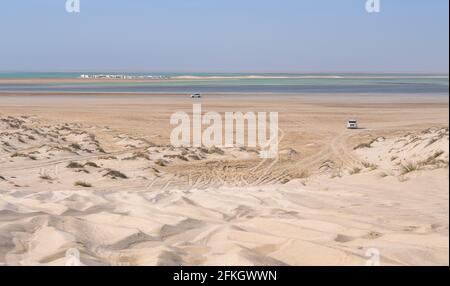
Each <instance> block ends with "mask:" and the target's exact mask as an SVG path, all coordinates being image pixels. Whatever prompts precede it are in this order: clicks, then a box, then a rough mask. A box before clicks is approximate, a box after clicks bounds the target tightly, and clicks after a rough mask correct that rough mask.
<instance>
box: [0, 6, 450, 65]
mask: <svg viewBox="0 0 450 286" xmlns="http://www.w3.org/2000/svg"><path fill="white" fill-rule="evenodd" d="M65 2H66V0H2V1H1V6H0V71H115V72H116V71H129V72H131V71H136V72H145V71H146V72H158V71H159V72H229V73H233V72H294V73H295V72H298V73H318V72H337V73H339V72H340V73H351V72H375V73H377V72H387V73H389V72H396V73H405V72H408V73H448V70H449V14H448V13H449V12H448V10H449V7H448V6H449V1H448V0H432V1H430V0H380V3H381V11H380V13H367V11H366V9H365V4H366V0H339V1H336V0H270V1H269V0H159V1H153V0H132V1H130V0H80V4H81V6H80V8H81V9H80V13H67V12H66V9H65Z"/></svg>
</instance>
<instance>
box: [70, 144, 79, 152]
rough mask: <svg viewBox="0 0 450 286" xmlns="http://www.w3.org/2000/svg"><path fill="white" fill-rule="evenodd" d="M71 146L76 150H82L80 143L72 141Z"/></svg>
mask: <svg viewBox="0 0 450 286" xmlns="http://www.w3.org/2000/svg"><path fill="white" fill-rule="evenodd" d="M70 147H72V148H73V149H75V150H81V146H80V144H78V143H72V144H70Z"/></svg>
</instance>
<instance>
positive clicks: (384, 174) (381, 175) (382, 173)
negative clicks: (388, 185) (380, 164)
mask: <svg viewBox="0 0 450 286" xmlns="http://www.w3.org/2000/svg"><path fill="white" fill-rule="evenodd" d="M378 176H379V177H380V178H386V177H389V174H388V173H386V172H381V173H380V174H378Z"/></svg>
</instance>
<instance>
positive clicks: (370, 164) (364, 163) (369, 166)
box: [361, 162, 378, 171]
mask: <svg viewBox="0 0 450 286" xmlns="http://www.w3.org/2000/svg"><path fill="white" fill-rule="evenodd" d="M361 164H362V165H363V166H364V168H366V169H370V170H372V171H373V170H376V169H378V166H377V165H375V164H372V163H369V162H361Z"/></svg>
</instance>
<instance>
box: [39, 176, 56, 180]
mask: <svg viewBox="0 0 450 286" xmlns="http://www.w3.org/2000/svg"><path fill="white" fill-rule="evenodd" d="M39 178H40V179H42V180H45V181H53V178H52V177H50V176H49V175H41V176H39Z"/></svg>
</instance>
